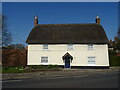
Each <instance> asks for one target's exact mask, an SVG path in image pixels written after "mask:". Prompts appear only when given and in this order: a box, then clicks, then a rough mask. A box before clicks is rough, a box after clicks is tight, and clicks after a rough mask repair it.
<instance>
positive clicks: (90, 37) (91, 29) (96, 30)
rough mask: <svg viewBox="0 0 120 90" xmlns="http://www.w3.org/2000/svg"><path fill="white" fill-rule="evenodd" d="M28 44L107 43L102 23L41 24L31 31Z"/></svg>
mask: <svg viewBox="0 0 120 90" xmlns="http://www.w3.org/2000/svg"><path fill="white" fill-rule="evenodd" d="M26 42H27V43H28V44H106V43H108V38H107V36H106V33H105V31H104V29H103V27H102V26H101V25H100V24H96V23H95V24H94V23H93V24H39V25H38V26H36V27H34V28H33V29H32V31H31V32H30V34H29V36H28V38H27V40H26Z"/></svg>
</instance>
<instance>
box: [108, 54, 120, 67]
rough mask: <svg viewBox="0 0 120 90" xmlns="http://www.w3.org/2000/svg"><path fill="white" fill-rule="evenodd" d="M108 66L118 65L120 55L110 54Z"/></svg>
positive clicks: (119, 64) (119, 63)
mask: <svg viewBox="0 0 120 90" xmlns="http://www.w3.org/2000/svg"><path fill="white" fill-rule="evenodd" d="M109 60H110V66H120V56H116V55H110V56H109Z"/></svg>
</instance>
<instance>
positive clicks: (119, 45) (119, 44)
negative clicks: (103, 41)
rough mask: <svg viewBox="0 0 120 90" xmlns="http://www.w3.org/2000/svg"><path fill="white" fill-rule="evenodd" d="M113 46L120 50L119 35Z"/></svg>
mask: <svg viewBox="0 0 120 90" xmlns="http://www.w3.org/2000/svg"><path fill="white" fill-rule="evenodd" d="M113 48H114V50H120V39H119V38H118V37H115V38H114V44H113Z"/></svg>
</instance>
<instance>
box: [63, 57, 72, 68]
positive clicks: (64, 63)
mask: <svg viewBox="0 0 120 90" xmlns="http://www.w3.org/2000/svg"><path fill="white" fill-rule="evenodd" d="M64 68H65V69H71V59H70V68H66V67H65V60H64Z"/></svg>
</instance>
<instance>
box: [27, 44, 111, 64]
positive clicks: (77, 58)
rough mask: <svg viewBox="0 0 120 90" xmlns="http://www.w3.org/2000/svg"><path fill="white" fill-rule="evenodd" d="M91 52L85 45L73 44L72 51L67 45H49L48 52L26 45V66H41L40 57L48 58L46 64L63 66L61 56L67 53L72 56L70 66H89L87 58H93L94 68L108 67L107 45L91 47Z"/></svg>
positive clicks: (39, 47) (37, 45) (38, 47)
mask: <svg viewBox="0 0 120 90" xmlns="http://www.w3.org/2000/svg"><path fill="white" fill-rule="evenodd" d="M93 47H94V48H93V50H88V46H87V44H73V48H74V49H73V50H67V48H68V47H67V44H49V45H48V50H43V45H42V44H35V45H33V44H30V45H28V61H27V64H28V65H41V57H43V56H47V57H48V64H53V65H54V64H57V65H64V62H63V60H62V56H63V55H64V54H65V53H67V52H68V53H69V54H70V55H71V56H73V60H72V63H71V66H91V65H89V64H88V57H89V56H94V57H95V66H109V58H108V46H107V44H101V45H97V44H94V45H93Z"/></svg>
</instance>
